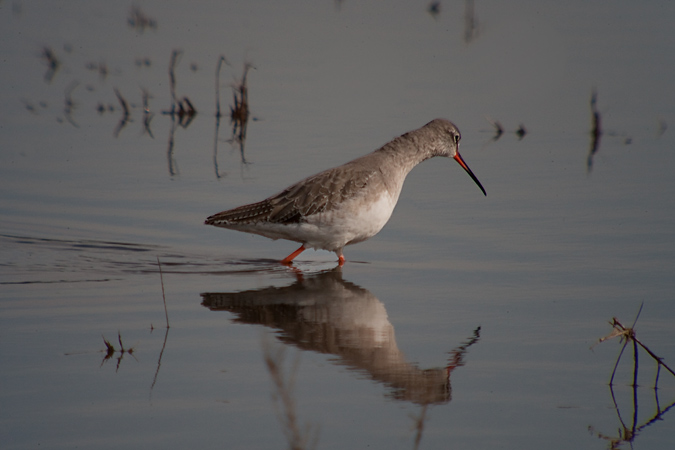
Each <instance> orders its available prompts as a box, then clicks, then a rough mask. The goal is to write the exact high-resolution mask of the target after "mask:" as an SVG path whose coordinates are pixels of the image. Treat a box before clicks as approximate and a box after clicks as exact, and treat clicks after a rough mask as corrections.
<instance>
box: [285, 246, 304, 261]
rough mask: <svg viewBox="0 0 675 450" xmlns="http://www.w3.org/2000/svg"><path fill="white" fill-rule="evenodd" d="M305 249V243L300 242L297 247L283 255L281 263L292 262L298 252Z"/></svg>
mask: <svg viewBox="0 0 675 450" xmlns="http://www.w3.org/2000/svg"><path fill="white" fill-rule="evenodd" d="M304 251H305V244H302V245H301V246H300V248H299V249H297V250H296V251H294V252H293V253H291V254H290V255H288V256H287V257H285V258H284V259H282V260H281V264H290V263H291V262H293V259H294V258H295V257H296V256H298V255H299V254H300V253H302V252H304Z"/></svg>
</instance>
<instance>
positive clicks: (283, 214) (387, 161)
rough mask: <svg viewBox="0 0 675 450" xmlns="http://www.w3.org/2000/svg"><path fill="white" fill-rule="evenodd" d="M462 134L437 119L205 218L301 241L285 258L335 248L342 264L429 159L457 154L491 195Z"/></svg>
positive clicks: (208, 221)
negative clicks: (463, 147)
mask: <svg viewBox="0 0 675 450" xmlns="http://www.w3.org/2000/svg"><path fill="white" fill-rule="evenodd" d="M460 137H461V136H460V133H459V130H458V129H457V127H455V125H454V124H452V123H451V122H449V121H447V120H444V119H436V120H433V121H431V122H429V123H428V124H426V125H425V126H423V127H422V128H419V129H417V130H414V131H411V132H409V133H406V134H404V135H402V136H400V137H398V138H396V139H394V140H393V141H391V142H389V143H388V144H385V145H384V146H383V147H382V148H380V149H379V150H376V151H374V152H373V153H370V154H368V155H366V156H362V157H361V158H357V159H355V160H353V161H351V162H348V163H346V164H344V165H342V166H339V167H335V168H333V169H329V170H326V171H324V172H321V173H318V174H316V175H314V176H311V177H309V178H306V179H304V180H302V181H300V182H298V183H296V184H294V185H292V186H290V187H288V188H286V189H284V190H283V191H282V192H280V193H278V194H276V195H273V196H272V197H269V198H267V199H265V200H263V201H261V202H258V203H253V204H250V205H244V206H240V207H238V208H234V209H231V210H228V211H223V212H220V213H218V214H215V215H213V216H211V217H209V218H208V219H206V222H205V223H206V224H207V225H214V226H217V227H223V228H230V229H233V230H237V231H244V232H248V233H255V234H260V235H262V236H265V237H268V238H270V239H287V240H289V241H295V242H300V243H301V244H302V245H301V246H300V248H299V249H297V250H296V251H295V252H293V253H291V254H290V255H288V256H287V257H286V258H284V259H283V260H282V262H283V263H290V262H291V261H292V260H293V258H295V257H296V256H298V255H299V254H300V253H302V252H303V251H304V250H305V249H306V248H314V249H323V250H328V251H331V252H335V253H336V254H337V256H338V259H339V262H340V264H341V265H342V264H343V263H344V256H343V255H342V250H343V248H344V247H345V245H350V244H356V243H358V242H362V241H365V240H366V239H368V238H371V237H373V236H374V235H375V234H377V233H378V232H379V231H380V230H381V229H382V227H383V226H384V225H385V224H386V223H387V221H388V220H389V217H390V216H391V213H392V212H393V210H394V207H395V206H396V202H397V201H398V197H399V194H400V193H401V188H402V187H403V182H404V181H405V178H406V176H407V175H408V173H409V172H410V171H411V170H412V168H413V167H415V166H416V165H417V164H419V163H421V162H422V161H424V160H426V159H429V158H432V157H434V156H445V157H452V158H454V159H455V160H456V161H457V162H458V163H459V164H460V165H461V166H462V168H463V169H464V170H465V171H466V172H467V173H468V174H469V176H470V177H471V178H472V179H473V181H475V182H476V184H477V185H478V187H480V189H481V190H482V191H483V194H485V189H483V186H482V185H481V184H480V181H478V178H476V176H475V175H474V174H473V172H471V169H469V166H467V165H466V163H465V162H464V160H463V159H462V157H461V156H460V154H459V151H458V149H459V140H460Z"/></svg>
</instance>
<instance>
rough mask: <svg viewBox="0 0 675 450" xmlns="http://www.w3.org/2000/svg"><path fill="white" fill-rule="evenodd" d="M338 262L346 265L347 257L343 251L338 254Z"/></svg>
mask: <svg viewBox="0 0 675 450" xmlns="http://www.w3.org/2000/svg"><path fill="white" fill-rule="evenodd" d="M338 264H339V265H340V267H342V266H344V265H345V257H344V256H343V255H342V253H340V254H339V255H338Z"/></svg>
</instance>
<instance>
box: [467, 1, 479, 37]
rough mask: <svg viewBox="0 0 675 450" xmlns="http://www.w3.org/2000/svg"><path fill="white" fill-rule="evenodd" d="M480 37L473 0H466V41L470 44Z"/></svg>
mask: <svg viewBox="0 0 675 450" xmlns="http://www.w3.org/2000/svg"><path fill="white" fill-rule="evenodd" d="M477 37H478V19H477V18H476V12H475V8H474V2H473V0H465V2H464V43H465V44H470V43H471V41H473V40H474V39H476V38H477Z"/></svg>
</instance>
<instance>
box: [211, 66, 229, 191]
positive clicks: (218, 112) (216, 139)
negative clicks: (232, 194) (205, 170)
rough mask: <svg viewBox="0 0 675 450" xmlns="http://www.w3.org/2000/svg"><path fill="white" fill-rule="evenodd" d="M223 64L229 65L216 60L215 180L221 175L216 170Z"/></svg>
mask: <svg viewBox="0 0 675 450" xmlns="http://www.w3.org/2000/svg"><path fill="white" fill-rule="evenodd" d="M223 63H225V64H227V65H228V66H229V65H230V63H229V62H228V61H227V59H226V58H225V57H224V56H222V55H221V56H220V58H218V64H217V65H216V127H215V128H216V129H215V133H214V138H213V168H214V170H215V172H216V178H220V177H221V174H220V171H219V170H218V134H219V130H220V117H221V113H220V69H221V68H222V66H223Z"/></svg>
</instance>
